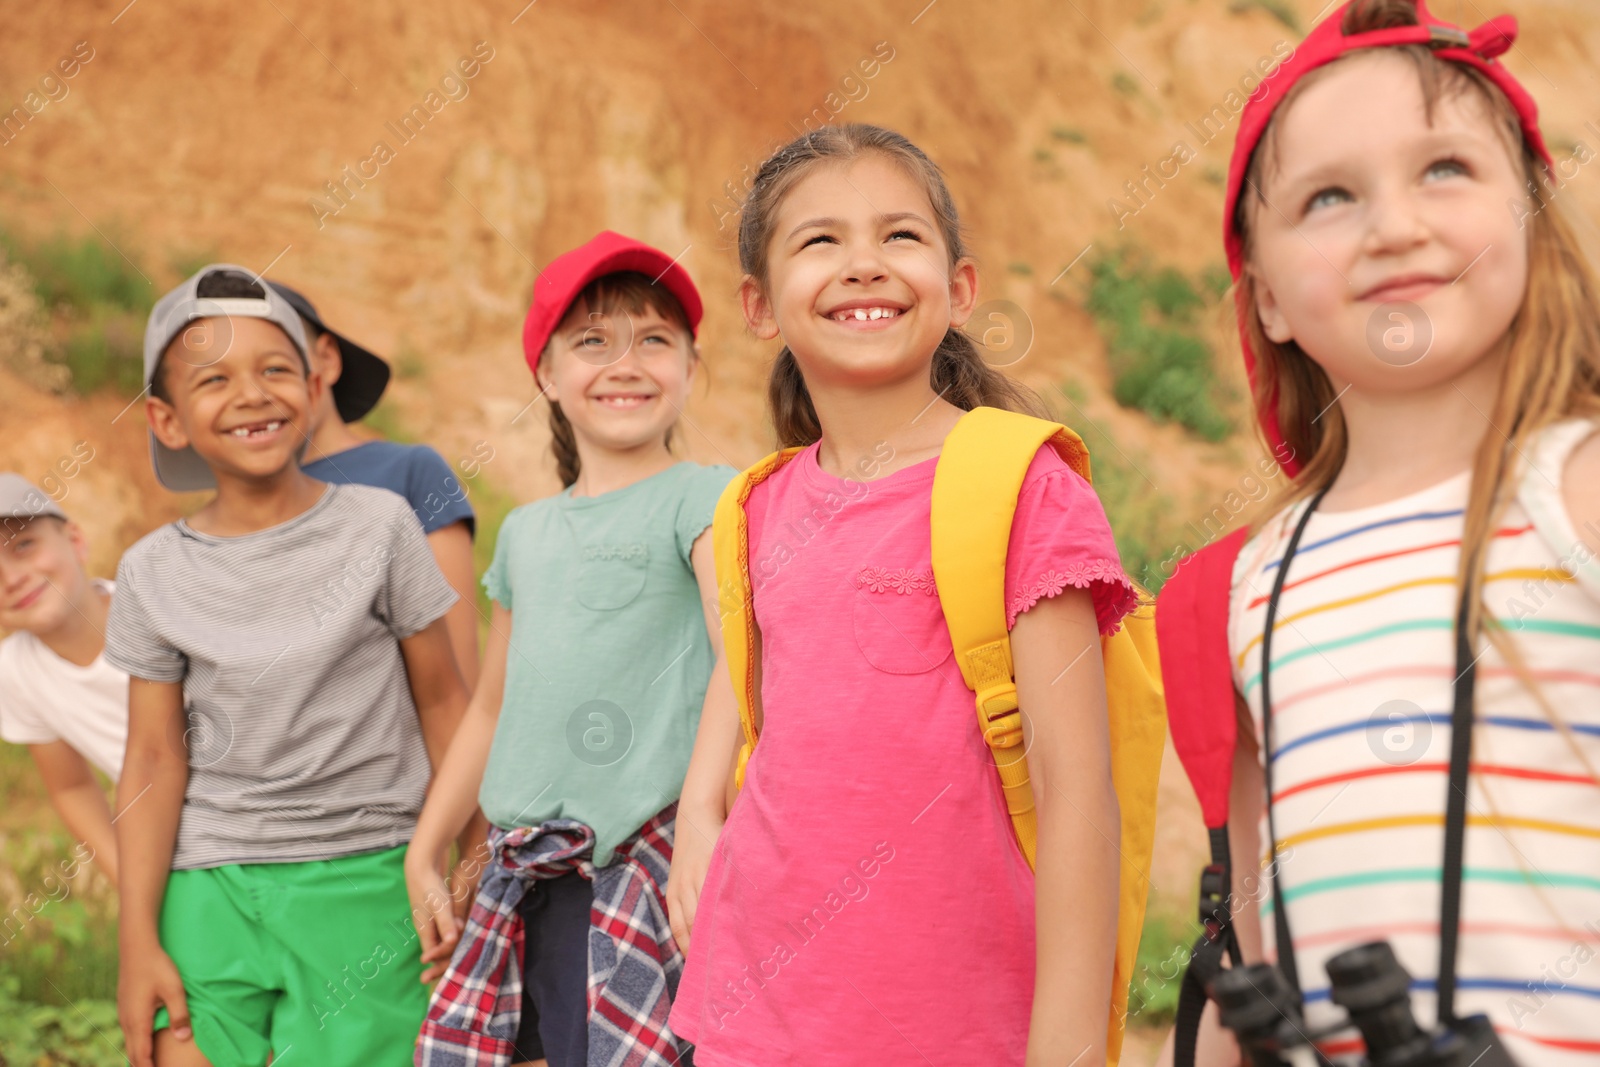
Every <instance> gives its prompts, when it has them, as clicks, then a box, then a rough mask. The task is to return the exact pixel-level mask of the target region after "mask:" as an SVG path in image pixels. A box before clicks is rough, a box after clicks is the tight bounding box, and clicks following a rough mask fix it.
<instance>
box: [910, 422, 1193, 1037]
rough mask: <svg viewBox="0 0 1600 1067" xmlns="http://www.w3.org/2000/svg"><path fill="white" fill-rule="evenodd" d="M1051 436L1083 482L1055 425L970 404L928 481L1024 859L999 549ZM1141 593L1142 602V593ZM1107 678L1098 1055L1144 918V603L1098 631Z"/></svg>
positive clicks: (1026, 797)
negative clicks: (1110, 963)
mask: <svg viewBox="0 0 1600 1067" xmlns="http://www.w3.org/2000/svg"><path fill="white" fill-rule="evenodd" d="M1046 442H1048V443H1050V444H1051V445H1052V446H1053V447H1054V448H1055V449H1056V451H1057V453H1058V454H1059V455H1060V456H1061V458H1062V459H1063V460H1064V461H1066V463H1067V465H1068V466H1070V467H1071V468H1072V469H1073V470H1075V471H1076V472H1077V473H1078V474H1079V475H1081V476H1082V477H1083V478H1084V479H1085V480H1088V479H1089V452H1088V449H1087V448H1085V447H1084V444H1083V441H1082V439H1081V438H1079V437H1078V435H1077V434H1075V433H1073V432H1072V431H1071V430H1069V429H1067V428H1066V427H1064V426H1061V425H1059V424H1056V423H1052V422H1045V421H1044V420H1041V419H1035V418H1031V417H1029V416H1027V415H1019V414H1016V413H1014V412H1008V411H1000V410H997V409H994V408H975V409H974V410H972V411H969V412H968V413H967V414H966V415H964V416H962V418H961V421H960V422H958V423H956V426H955V429H953V430H952V431H951V432H950V435H949V436H948V437H947V438H945V443H944V449H943V451H942V452H941V453H940V456H939V464H938V466H937V468H935V472H934V478H933V505H932V512H933V514H932V534H933V573H934V581H935V584H936V585H937V586H938V590H939V602H940V605H941V607H942V608H943V609H944V617H945V623H946V625H948V626H949V628H950V640H951V643H952V644H953V645H954V647H955V653H956V663H957V665H958V666H959V667H960V668H961V676H962V678H963V679H965V681H966V683H967V686H968V688H970V689H971V690H972V691H973V693H974V699H975V701H976V704H977V713H978V728H979V730H980V731H982V733H983V737H984V740H985V741H986V742H988V744H989V748H990V751H991V752H992V753H993V756H994V761H995V765H996V766H997V767H998V768H999V771H1000V784H1001V788H1002V789H1003V790H1004V792H1005V797H1006V807H1007V809H1008V810H1009V811H1010V813H1011V821H1012V824H1013V826H1014V827H1015V828H1016V833H1017V843H1018V845H1019V846H1020V847H1021V849H1022V853H1023V855H1024V856H1026V857H1027V859H1028V865H1029V866H1030V867H1032V866H1033V865H1034V854H1035V850H1036V848H1037V845H1038V825H1037V818H1036V813H1035V811H1034V805H1033V789H1032V786H1031V785H1030V784H1029V781H1028V769H1027V760H1026V755H1025V753H1024V752H1023V746H1022V716H1021V713H1020V711H1019V710H1018V708H1017V687H1016V679H1015V674H1014V670H1015V668H1014V667H1013V664H1012V659H1011V638H1010V634H1009V633H1008V632H1007V630H1006V612H1005V573H1006V551H1007V548H1008V547H1009V545H1010V541H1011V523H1012V518H1013V517H1014V515H1015V513H1016V507H1017V495H1018V493H1019V492H1020V491H1021V489H1022V480H1023V477H1024V476H1025V475H1026V474H1027V471H1028V466H1029V464H1031V463H1032V462H1033V457H1034V454H1035V453H1036V452H1037V451H1038V450H1039V447H1040V446H1041V445H1043V444H1045V443H1046ZM1141 598H1142V599H1147V598H1143V597H1142V594H1141ZM1100 646H1101V653H1102V661H1103V664H1104V667H1105V676H1106V707H1107V713H1108V718H1109V726H1110V735H1111V769H1112V780H1113V782H1114V784H1115V787H1116V791H1117V802H1118V805H1119V807H1120V810H1121V841H1120V845H1119V851H1120V852H1121V857H1122V858H1121V866H1120V881H1119V893H1118V909H1117V950H1116V963H1115V970H1114V973H1113V977H1112V1003H1111V1014H1110V1019H1109V1022H1108V1024H1107V1046H1106V1051H1107V1062H1108V1063H1109V1064H1111V1065H1112V1067H1115V1064H1116V1062H1117V1060H1118V1058H1119V1056H1120V1055H1121V1050H1122V1031H1123V1021H1124V1019H1125V1018H1126V1016H1127V1002H1128V983H1129V980H1130V979H1131V978H1132V976H1133V968H1134V962H1135V958H1136V957H1137V955H1138V951H1139V935H1140V932H1141V930H1142V929H1143V926H1144V911H1145V902H1146V898H1147V895H1148V891H1149V884H1150V880H1149V873H1148V872H1149V866H1150V855H1151V850H1152V847H1153V844H1154V831H1155V808H1156V793H1157V785H1158V782H1159V780H1160V775H1161V757H1162V749H1163V745H1164V742H1165V737H1166V704H1165V701H1164V699H1163V696H1162V692H1161V668H1160V665H1159V663H1158V662H1157V659H1156V645H1155V623H1154V615H1153V611H1152V609H1151V608H1150V606H1149V605H1148V603H1145V604H1142V605H1141V606H1140V607H1139V608H1136V609H1135V610H1134V611H1133V612H1130V613H1129V614H1128V615H1126V616H1124V618H1123V622H1122V628H1121V629H1120V630H1118V631H1117V632H1116V633H1114V634H1107V635H1104V636H1102V637H1101V639H1100Z"/></svg>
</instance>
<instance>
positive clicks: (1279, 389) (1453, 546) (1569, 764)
mask: <svg viewBox="0 0 1600 1067" xmlns="http://www.w3.org/2000/svg"><path fill="white" fill-rule="evenodd" d="M1452 6H1454V5H1452ZM1475 7H1476V5H1466V7H1465V8H1464V9H1463V13H1465V11H1466V10H1471V9H1473V8H1475ZM1515 39H1516V22H1515V20H1513V19H1510V18H1509V17H1504V16H1502V17H1501V18H1497V19H1494V20H1493V21H1492V22H1489V23H1487V24H1485V25H1483V26H1480V27H1478V28H1476V29H1474V30H1471V31H1470V32H1468V31H1467V30H1465V29H1463V28H1461V27H1458V26H1455V25H1452V24H1450V23H1449V22H1446V21H1445V20H1443V19H1441V18H1439V17H1437V16H1435V15H1434V14H1433V13H1432V12H1430V11H1429V10H1428V6H1427V5H1426V4H1424V3H1419V2H1415V0H1353V2H1351V3H1347V4H1345V5H1344V6H1343V7H1341V8H1339V9H1337V10H1334V11H1332V12H1330V13H1329V14H1328V15H1327V17H1326V18H1325V19H1324V20H1323V21H1321V22H1320V23H1319V24H1318V25H1317V26H1316V27H1315V28H1314V29H1313V30H1312V32H1311V34H1310V35H1309V36H1308V37H1307V39H1306V40H1305V41H1304V42H1301V44H1300V45H1299V46H1298V47H1297V49H1296V52H1295V55H1294V57H1293V58H1292V59H1290V60H1288V61H1286V62H1285V63H1284V64H1283V66H1282V67H1281V68H1279V70H1278V71H1277V72H1276V73H1275V74H1274V76H1273V79H1272V83H1271V85H1270V86H1265V85H1264V86H1263V88H1262V91H1261V92H1260V93H1258V94H1255V95H1253V96H1252V97H1251V100H1250V103H1249V105H1248V106H1247V107H1246V108H1245V110H1244V112H1243V114H1242V115H1241V116H1240V121H1239V123H1238V125H1237V130H1238V137H1237V140H1236V142H1235V145H1234V152H1233V164H1232V167H1231V168H1230V177H1229V182H1228V186H1227V201H1226V207H1225V209H1224V213H1223V218H1224V220H1225V226H1226V231H1225V232H1226V249H1227V254H1228V261H1229V266H1230V268H1231V270H1232V274H1233V278H1234V281H1235V282H1236V283H1237V285H1236V288H1235V291H1234V298H1235V304H1236V308H1237V312H1238V322H1239V329H1240V336H1241V341H1242V343H1243V352H1244V357H1245V360H1246V367H1247V368H1248V370H1249V372H1250V378H1251V384H1252V394H1253V399H1254V401H1255V410H1256V417H1257V420H1258V422H1259V424H1260V426H1261V429H1262V431H1263V435H1264V436H1265V437H1266V438H1267V440H1268V442H1269V444H1270V445H1272V446H1273V448H1274V452H1275V454H1276V455H1277V456H1279V457H1280V459H1282V460H1283V462H1284V466H1285V467H1286V469H1287V470H1288V473H1289V474H1290V475H1292V476H1293V477H1294V482H1293V483H1292V486H1291V488H1290V489H1289V491H1288V492H1287V493H1286V494H1285V495H1284V498H1283V499H1282V501H1281V505H1280V506H1279V507H1278V508H1277V509H1276V510H1275V511H1274V513H1273V514H1271V515H1270V516H1269V517H1268V518H1266V519H1265V520H1264V521H1262V522H1261V523H1259V524H1258V525H1257V526H1256V527H1255V528H1254V529H1252V530H1251V531H1250V532H1249V535H1248V540H1246V541H1244V542H1243V544H1242V546H1241V544H1240V539H1239V538H1237V537H1230V538H1228V539H1225V540H1224V541H1222V542H1219V543H1218V544H1216V545H1214V546H1212V547H1209V548H1207V549H1205V550H1204V551H1205V552H1206V553H1207V554H1209V556H1208V558H1209V559H1211V560H1214V561H1216V562H1214V563H1212V564H1211V565H1210V566H1211V567H1212V568H1213V569H1212V571H1211V573H1213V574H1216V575H1218V576H1219V578H1220V577H1221V576H1224V575H1226V576H1229V582H1228V583H1227V585H1226V586H1223V585H1222V583H1220V582H1218V583H1217V587H1216V588H1214V592H1213V593H1212V594H1209V596H1210V599H1209V600H1208V601H1205V602H1203V603H1202V604H1201V606H1202V607H1204V608H1205V609H1206V616H1208V617H1209V618H1210V623H1209V625H1208V627H1207V629H1209V631H1210V632H1209V633H1203V631H1201V630H1200V629H1199V628H1197V629H1196V632H1197V633H1203V636H1205V637H1206V638H1207V639H1208V640H1215V641H1216V644H1217V645H1218V646H1222V645H1223V638H1224V637H1225V638H1226V648H1227V649H1228V660H1227V662H1225V663H1224V662H1222V661H1221V660H1220V659H1217V660H1214V661H1213V662H1212V665H1211V667H1214V668H1215V669H1214V671H1213V673H1211V674H1209V675H1206V674H1203V673H1202V666H1201V664H1200V662H1199V661H1198V660H1197V659H1196V660H1189V661H1183V662H1179V661H1176V660H1168V661H1166V662H1164V663H1163V667H1164V669H1165V671H1166V674H1167V682H1166V688H1167V692H1168V693H1169V694H1173V693H1174V692H1178V691H1182V692H1187V693H1194V692H1206V691H1212V690H1210V685H1209V683H1210V682H1211V681H1212V680H1213V679H1214V680H1215V681H1216V682H1220V683H1223V684H1222V685H1221V686H1218V687H1217V690H1216V691H1218V692H1219V696H1220V695H1222V694H1226V697H1231V698H1232V699H1231V700H1228V701H1227V703H1228V705H1229V706H1227V707H1223V706H1220V705H1218V704H1212V705H1211V707H1212V708H1213V709H1214V710H1215V712H1216V713H1217V714H1218V717H1219V718H1220V719H1221V720H1222V721H1226V719H1227V718H1228V717H1229V716H1230V714H1231V713H1233V712H1234V708H1235V706H1236V707H1237V708H1239V709H1240V710H1239V712H1238V714H1239V716H1240V719H1241V726H1240V728H1239V730H1238V733H1237V737H1236V739H1235V742H1234V745H1233V748H1234V752H1233V767H1234V768H1235V770H1234V772H1233V777H1232V778H1231V779H1230V780H1229V783H1228V784H1229V786H1230V787H1231V803H1230V804H1229V805H1228V809H1227V815H1228V817H1227V823H1226V832H1227V836H1226V837H1224V838H1222V839H1221V840H1223V841H1226V842H1227V843H1228V847H1229V849H1230V851H1231V867H1232V870H1233V872H1235V877H1236V881H1235V884H1236V885H1239V886H1241V887H1242V886H1244V885H1245V884H1247V881H1254V878H1255V872H1256V871H1257V870H1258V869H1260V870H1261V871H1262V877H1263V878H1264V879H1265V880H1266V882H1267V884H1268V886H1269V892H1268V893H1267V894H1252V893H1249V892H1245V891H1241V892H1237V893H1235V894H1234V896H1233V900H1232V903H1233V907H1234V910H1235V914H1234V921H1233V927H1234V929H1235V930H1236V931H1237V937H1238V944H1239V946H1240V948H1241V949H1242V952H1243V957H1244V959H1245V960H1246V961H1247V962H1255V961H1257V960H1260V959H1263V958H1266V959H1270V960H1272V961H1274V962H1275V963H1276V964H1277V965H1278V967H1279V969H1280V970H1281V972H1282V973H1283V974H1284V975H1285V976H1286V978H1287V979H1288V981H1289V982H1290V983H1291V984H1292V985H1293V986H1294V987H1295V992H1296V996H1297V998H1298V996H1300V995H1303V996H1304V1003H1305V1022H1306V1024H1307V1029H1308V1030H1309V1031H1310V1032H1311V1033H1313V1034H1317V1035H1318V1036H1319V1041H1318V1044H1319V1045H1320V1046H1321V1049H1322V1051H1323V1052H1324V1053H1325V1054H1327V1055H1328V1056H1330V1057H1332V1058H1334V1059H1336V1060H1339V1061H1343V1062H1356V1061H1357V1060H1359V1059H1361V1057H1362V1053H1363V1046H1362V1041H1361V1038H1360V1036H1359V1034H1357V1033H1356V1032H1355V1031H1354V1029H1353V1028H1350V1027H1348V1026H1347V1025H1346V1016H1345V1012H1344V1011H1343V1010H1342V1009H1341V1008H1339V1007H1338V1006H1336V1004H1335V998H1337V997H1338V995H1339V993H1338V991H1336V990H1333V988H1332V987H1333V984H1334V983H1333V979H1332V977H1331V973H1332V972H1336V971H1337V970H1338V968H1337V967H1336V966H1335V967H1333V968H1330V967H1329V966H1328V962H1329V960H1330V959H1331V958H1332V957H1334V956H1335V955H1337V954H1339V953H1341V952H1343V951H1345V950H1348V949H1351V948H1354V947H1357V946H1359V945H1362V944H1364V943H1368V942H1374V941H1380V940H1384V941H1388V942H1389V943H1390V944H1391V947H1392V949H1393V952H1394V954H1395V957H1396V958H1397V959H1398V960H1399V962H1400V964H1401V965H1402V966H1403V967H1404V969H1405V970H1406V971H1407V972H1408V973H1409V975H1410V976H1411V979H1412V983H1411V989H1410V993H1411V1000H1412V1004H1413V1010H1414V1011H1415V1013H1416V1017H1417V1019H1418V1020H1420V1021H1421V1022H1422V1023H1423V1024H1424V1025H1430V1026H1431V1025H1432V1024H1433V1023H1434V1021H1435V1019H1439V1020H1441V1021H1444V1022H1450V1021H1453V1020H1458V1019H1461V1018H1463V1017H1465V1016H1468V1015H1472V1014H1478V1013H1482V1014H1484V1015H1487V1016H1488V1019H1489V1022H1490V1023H1491V1024H1492V1025H1493V1026H1494V1028H1495V1029H1496V1030H1497V1031H1498V1032H1499V1035H1500V1038H1501V1040H1502V1041H1503V1042H1504V1044H1505V1047H1506V1049H1507V1051H1508V1052H1509V1054H1510V1056H1511V1058H1512V1059H1513V1060H1514V1061H1515V1062H1516V1063H1519V1064H1522V1065H1523V1067H1569V1065H1570V1067H1577V1065H1579V1064H1587V1065H1593V1064H1594V1063H1596V1062H1597V1060H1600V1010H1597V1007H1600V978H1597V972H1596V969H1595V967H1594V965H1593V964H1589V966H1588V967H1587V968H1585V967H1584V966H1583V964H1585V963H1586V962H1588V961H1589V960H1591V959H1592V958H1593V957H1594V956H1595V954H1596V953H1595V949H1596V946H1597V945H1600V928H1597V926H1596V922H1595V920H1596V918H1597V917H1600V878H1597V877H1596V876H1597V874H1600V675H1597V673H1596V670H1595V666H1596V663H1597V662H1600V564H1597V563H1596V562H1595V555H1596V553H1597V552H1600V273H1597V272H1596V270H1595V267H1594V265H1593V264H1592V262H1591V261H1590V260H1588V259H1587V258H1586V256H1585V253H1584V242H1583V241H1582V240H1581V239H1580V236H1579V234H1578V232H1577V231H1576V230H1575V228H1574V226H1573V223H1572V221H1571V220H1569V219H1568V218H1567V217H1566V215H1565V209H1566V205H1567V201H1565V200H1557V199H1555V198H1556V197H1557V196H1558V190H1557V189H1556V187H1555V186H1554V184H1553V178H1554V173H1553V170H1554V168H1553V167H1552V165H1551V161H1550V156H1549V153H1548V151H1547V150H1546V148H1545V143H1544V138H1543V135H1542V134H1541V132H1540V129H1539V123H1538V113H1537V108H1536V106H1535V105H1534V102H1533V100H1532V98H1531V97H1530V96H1529V95H1528V93H1527V91H1526V90H1525V89H1524V88H1523V87H1522V86H1521V85H1520V84H1519V83H1518V82H1517V80H1516V79H1515V77H1514V76H1513V75H1512V73H1511V72H1510V70H1509V69H1508V68H1507V66H1506V65H1503V64H1502V63H1500V62H1497V60H1496V57H1499V56H1501V55H1502V54H1505V53H1506V52H1507V50H1508V49H1511V48H1513V47H1514V42H1515ZM1230 551H1231V552H1233V553H1235V555H1233V557H1232V558H1231V559H1230V558H1229V557H1228V555H1227V553H1228V552H1230ZM1205 569H1206V568H1205V567H1204V566H1202V567H1189V568H1186V570H1187V573H1186V574H1185V576H1184V577H1183V578H1179V579H1176V580H1175V581H1174V582H1172V583H1169V584H1168V586H1167V588H1166V589H1164V590H1163V597H1164V601H1163V606H1162V608H1161V609H1160V610H1161V611H1162V612H1167V611H1168V610H1169V608H1173V609H1174V610H1175V613H1174V614H1171V615H1170V616H1169V617H1170V618H1173V619H1178V620H1185V622H1179V623H1178V624H1176V625H1178V626H1180V627H1181V626H1183V625H1185V623H1186V620H1188V619H1196V618H1200V617H1201V616H1200V615H1198V614H1197V613H1196V612H1195V611H1193V610H1188V614H1182V613H1179V612H1181V611H1182V610H1185V609H1192V608H1193V606H1194V604H1189V605H1185V604H1184V603H1183V602H1181V601H1175V600H1174V599H1172V598H1173V597H1174V596H1176V594H1174V593H1173V592H1172V591H1173V590H1175V589H1176V590H1179V591H1180V592H1181V591H1182V590H1184V589H1186V588H1187V589H1193V588H1196V586H1191V585H1188V584H1187V583H1189V582H1200V581H1203V579H1199V578H1196V577H1194V576H1195V575H1197V574H1199V573H1203V572H1204V571H1205ZM1215 594H1225V595H1221V596H1219V595H1215ZM1197 602H1198V601H1197ZM1203 647H1210V646H1209V645H1206V646H1203ZM1219 650H1220V649H1219ZM1163 659H1164V660H1166V656H1165V652H1164V655H1163ZM1204 669H1206V670H1210V669H1211V668H1210V667H1207V668H1204ZM1229 680H1231V681H1232V683H1233V684H1232V687H1231V688H1232V692H1228V687H1227V686H1226V682H1227V681H1229ZM1200 683H1205V684H1204V685H1203V686H1202V685H1201V684H1200ZM1190 703H1191V702H1190V700H1187V699H1182V700H1179V701H1174V702H1172V704H1171V707H1172V709H1173V712H1174V714H1175V716H1176V715H1179V714H1182V713H1184V712H1186V711H1187V710H1188V705H1189V704H1190ZM1457 709H1459V710H1457ZM1458 727H1459V728H1458ZM1175 733H1176V731H1175ZM1452 765H1455V766H1457V767H1459V774H1458V773H1457V772H1456V771H1454V770H1452ZM1458 805H1459V806H1458ZM1452 813H1454V817H1453V816H1452ZM1452 826H1454V827H1457V828H1459V829H1458V830H1457V832H1458V834H1459V836H1458V837H1456V842H1457V844H1456V845H1455V846H1452V845H1450V844H1447V841H1448V840H1449V837H1450V829H1449V828H1450V827H1452ZM1219 829H1222V828H1220V827H1215V826H1214V827H1213V832H1214V833H1215V832H1216V831H1217V830H1219ZM1219 851H1220V849H1219ZM1247 876H1248V879H1247ZM1452 900H1453V901H1454V902H1455V906H1452V905H1451V903H1450V901H1452ZM1208 1018H1213V1019H1214V1014H1212V1013H1211V1012H1210V1011H1208ZM1340 1026H1344V1029H1342V1030H1334V1031H1333V1032H1330V1028H1336V1027H1340ZM1213 1036H1214V1037H1218V1038H1220V1037H1221V1036H1222V1035H1218V1034H1215V1032H1214V1031H1213ZM1371 1051H1372V1053H1373V1055H1374V1057H1376V1054H1377V1052H1378V1050H1371ZM1198 1062H1199V1063H1201V1064H1210V1065H1218V1067H1220V1065H1222V1064H1228V1063H1236V1062H1238V1051H1237V1049H1236V1048H1234V1047H1233V1045H1232V1042H1231V1040H1227V1039H1221V1040H1211V1039H1207V1040H1203V1041H1201V1043H1200V1053H1199V1057H1198Z"/></svg>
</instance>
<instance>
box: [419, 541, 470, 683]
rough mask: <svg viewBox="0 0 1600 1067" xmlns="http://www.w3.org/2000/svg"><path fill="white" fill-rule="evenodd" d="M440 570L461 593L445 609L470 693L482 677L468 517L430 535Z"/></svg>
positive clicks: (451, 641) (457, 658)
mask: <svg viewBox="0 0 1600 1067" xmlns="http://www.w3.org/2000/svg"><path fill="white" fill-rule="evenodd" d="M428 548H429V549H431V550H432V551H433V559H434V562H436V563H438V564H439V573H440V574H443V575H444V580H445V581H447V582H449V583H450V586H451V588H453V589H454V590H455V591H456V593H457V594H458V595H459V596H460V597H461V599H460V600H458V601H456V602H455V604H454V606H452V607H451V608H450V610H449V611H447V612H445V616H444V619H445V628H446V629H448V630H449V631H450V647H451V648H452V649H454V650H455V654H456V666H458V667H460V668H461V678H462V680H463V681H465V682H466V685H467V694H468V695H469V696H470V695H471V693H472V685H473V683H474V682H476V681H477V678H478V609H477V600H476V597H477V595H478V583H477V580H476V578H475V577H474V576H473V564H472V534H471V533H470V532H468V530H467V524H466V521H465V520H463V521H461V522H453V523H451V524H450V525H449V526H446V527H444V528H443V529H439V530H435V531H433V533H431V534H429V535H428Z"/></svg>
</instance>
